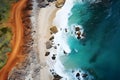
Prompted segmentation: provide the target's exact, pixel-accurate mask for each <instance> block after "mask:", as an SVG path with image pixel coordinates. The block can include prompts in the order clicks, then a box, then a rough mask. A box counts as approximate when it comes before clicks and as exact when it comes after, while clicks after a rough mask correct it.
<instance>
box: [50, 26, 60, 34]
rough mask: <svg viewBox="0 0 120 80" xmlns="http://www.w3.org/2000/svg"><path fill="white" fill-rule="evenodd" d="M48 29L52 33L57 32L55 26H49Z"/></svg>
mask: <svg viewBox="0 0 120 80" xmlns="http://www.w3.org/2000/svg"><path fill="white" fill-rule="evenodd" d="M50 31H51V32H52V33H57V32H58V30H57V27H56V26H53V27H51V28H50Z"/></svg>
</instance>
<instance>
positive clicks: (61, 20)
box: [53, 0, 74, 80]
mask: <svg viewBox="0 0 120 80" xmlns="http://www.w3.org/2000/svg"><path fill="white" fill-rule="evenodd" d="M73 5H74V0H66V2H65V4H64V6H63V7H62V8H61V9H60V10H59V11H58V12H57V13H56V17H55V19H54V21H53V25H55V26H56V27H57V28H58V30H59V31H58V33H56V34H55V35H54V37H55V38H54V42H55V44H60V47H59V48H58V49H57V54H58V55H57V58H56V63H55V65H54V70H55V71H56V73H57V74H59V75H60V76H62V77H63V78H62V80H70V79H69V75H68V74H67V72H65V68H64V66H63V64H62V63H61V61H60V59H59V58H60V56H61V55H63V54H61V53H62V51H63V50H64V51H65V52H67V53H70V52H71V50H70V48H69V45H68V44H67V36H66V35H65V34H64V32H63V31H62V30H61V29H65V28H67V27H68V18H69V16H70V14H71V8H72V7H73Z"/></svg>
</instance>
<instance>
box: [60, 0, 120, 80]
mask: <svg viewBox="0 0 120 80" xmlns="http://www.w3.org/2000/svg"><path fill="white" fill-rule="evenodd" d="M67 1H68V2H69V0H67ZM71 1H72V0H71ZM83 1H84V2H82V1H81V0H73V2H74V3H73V6H72V8H70V12H68V13H69V17H68V16H67V21H66V22H67V25H65V27H66V28H68V30H70V31H69V33H68V34H67V35H66V36H67V39H66V43H67V45H68V46H69V48H70V53H69V54H68V55H67V56H66V55H62V56H61V57H60V60H61V63H62V65H63V66H64V67H65V70H66V71H68V70H74V69H82V70H84V71H87V72H89V73H90V74H91V75H92V76H94V80H120V78H119V76H120V0H102V2H94V1H93V0H88V1H87V0H83ZM91 1H93V2H91ZM59 21H60V20H59ZM61 21H62V20H61ZM61 24H62V23H61ZM62 25H63V24H62ZM74 25H79V26H82V28H83V29H84V34H85V35H84V36H85V38H83V39H79V40H78V39H77V38H76V37H75V36H74V34H73V33H74V32H73V27H74ZM58 26H59V25H58ZM68 80H69V79H68ZM71 80H76V79H71ZM86 80H88V79H86ZM91 80H92V79H91Z"/></svg>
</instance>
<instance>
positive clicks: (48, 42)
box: [46, 41, 52, 49]
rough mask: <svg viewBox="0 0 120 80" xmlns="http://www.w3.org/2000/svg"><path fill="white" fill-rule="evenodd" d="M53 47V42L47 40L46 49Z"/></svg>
mask: <svg viewBox="0 0 120 80" xmlns="http://www.w3.org/2000/svg"><path fill="white" fill-rule="evenodd" d="M50 48H52V43H51V42H50V41H47V42H46V49H50Z"/></svg>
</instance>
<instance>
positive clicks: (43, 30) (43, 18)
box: [35, 2, 59, 80]
mask: <svg viewBox="0 0 120 80" xmlns="http://www.w3.org/2000/svg"><path fill="white" fill-rule="evenodd" d="M58 9H59V8H56V7H55V2H52V3H49V5H48V6H46V7H45V8H38V10H37V12H38V13H37V16H36V22H35V26H36V28H35V31H36V33H35V34H36V36H35V38H36V39H35V43H36V49H37V51H38V55H39V57H38V58H39V60H40V61H39V64H40V66H41V69H40V75H39V80H53V76H52V75H51V73H50V71H49V69H50V67H51V66H50V65H53V64H52V63H51V62H49V63H47V62H48V59H49V58H48V57H47V56H45V53H46V52H47V49H46V42H47V41H48V40H49V38H50V37H51V34H50V27H52V23H53V19H54V17H55V15H56V12H57V10H58ZM35 14H36V13H35Z"/></svg>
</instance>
